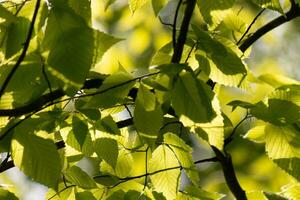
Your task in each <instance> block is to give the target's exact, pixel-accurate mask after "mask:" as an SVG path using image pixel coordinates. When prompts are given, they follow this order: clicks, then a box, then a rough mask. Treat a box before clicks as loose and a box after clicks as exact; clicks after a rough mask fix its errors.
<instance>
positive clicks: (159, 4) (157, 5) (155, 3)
mask: <svg viewBox="0 0 300 200" xmlns="http://www.w3.org/2000/svg"><path fill="white" fill-rule="evenodd" d="M151 2H152V8H153V11H154V13H155V16H157V15H158V13H159V11H160V10H161V9H162V8H163V7H164V6H165V5H166V4H167V2H168V1H167V0H152V1H151Z"/></svg>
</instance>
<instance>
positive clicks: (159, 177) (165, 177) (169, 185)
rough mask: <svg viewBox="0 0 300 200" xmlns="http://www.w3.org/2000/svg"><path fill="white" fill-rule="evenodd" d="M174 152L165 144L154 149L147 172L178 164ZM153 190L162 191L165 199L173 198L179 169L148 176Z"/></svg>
mask: <svg viewBox="0 0 300 200" xmlns="http://www.w3.org/2000/svg"><path fill="white" fill-rule="evenodd" d="M178 165H179V163H178V161H177V159H176V156H175V155H174V153H173V152H172V151H171V150H170V149H169V148H168V147H167V146H166V145H160V146H159V147H157V148H156V149H155V151H154V152H153V154H152V158H151V160H150V162H149V172H150V173H153V172H155V171H158V170H164V169H167V168H171V167H176V166H178ZM150 179H151V182H152V184H153V187H154V189H155V191H157V192H162V193H163V195H164V196H165V197H166V198H167V199H174V198H175V197H176V193H177V191H178V187H179V184H180V169H179V168H177V169H172V170H166V171H162V172H160V173H157V174H154V175H151V176H150Z"/></svg>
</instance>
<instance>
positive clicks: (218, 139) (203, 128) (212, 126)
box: [183, 96, 225, 150]
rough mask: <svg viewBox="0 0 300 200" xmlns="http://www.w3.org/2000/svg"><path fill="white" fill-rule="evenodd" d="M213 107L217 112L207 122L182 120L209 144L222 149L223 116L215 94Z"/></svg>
mask: <svg viewBox="0 0 300 200" xmlns="http://www.w3.org/2000/svg"><path fill="white" fill-rule="evenodd" d="M212 105H213V109H214V111H215V113H216V114H217V115H216V117H215V118H214V119H213V120H212V121H211V122H208V123H191V124H190V122H185V121H183V123H184V124H186V126H190V127H192V130H193V129H194V131H195V132H196V133H197V134H198V136H200V137H201V138H202V139H204V140H206V141H207V142H208V143H209V144H210V145H212V146H215V147H217V148H218V149H220V150H222V149H223V145H224V128H225V127H224V122H223V121H224V118H223V116H222V113H221V108H220V105H219V101H218V99H217V97H216V96H215V97H214V99H213V101H212Z"/></svg>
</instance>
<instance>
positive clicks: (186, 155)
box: [0, 0, 300, 200]
mask: <svg viewBox="0 0 300 200" xmlns="http://www.w3.org/2000/svg"><path fill="white" fill-rule="evenodd" d="M93 1H100V0H92V1H90V0H48V1H43V0H24V1H20V0H10V1H3V2H1V4H0V116H1V117H0V123H1V124H0V125H1V127H0V128H1V130H0V131H1V132H0V152H1V153H2V154H1V155H3V159H2V162H1V165H0V173H3V172H5V171H6V170H8V169H10V168H12V167H14V166H16V167H18V168H19V169H20V170H21V171H22V172H23V173H24V174H25V175H26V176H28V177H29V178H30V179H32V180H33V181H35V182H38V183H40V184H43V185H45V186H47V187H49V191H48V193H47V194H46V198H47V199H76V200H85V199H88V200H90V199H113V200H114V199H162V200H163V199H168V200H169V199H222V198H223V197H224V196H225V195H224V194H221V193H217V192H219V191H213V192H212V191H210V192H208V191H206V190H205V189H204V188H203V186H202V185H201V181H200V180H201V178H202V177H201V176H200V174H199V168H198V167H199V166H201V165H203V164H204V163H211V162H215V163H217V164H219V165H220V166H221V169H222V171H223V174H224V178H225V182H226V184H227V186H228V188H229V190H230V191H231V193H232V194H233V196H234V197H235V198H236V199H239V200H243V199H253V200H257V199H270V200H273V199H300V194H299V191H300V184H299V183H298V182H299V181H300V84H299V82H298V81H296V80H293V79H290V78H288V77H284V76H281V75H276V74H270V73H269V74H263V75H260V76H258V77H257V76H255V75H254V74H253V73H252V72H251V70H250V69H249V67H248V66H247V64H246V62H245V59H246V58H248V57H249V55H250V51H251V49H250V47H251V45H252V44H253V43H254V42H255V41H256V40H258V39H259V38H260V37H261V36H263V35H265V34H266V33H267V32H269V31H271V30H272V29H274V28H276V27H277V26H279V25H281V24H283V23H286V22H288V21H290V20H292V19H294V18H297V17H299V16H300V7H299V4H300V1H299V0H295V1H294V0H291V1H284V3H283V4H282V2H280V1H279V0H264V1H262V0H253V1H251V2H250V1H235V0H226V1H221V0H211V1H206V0H178V1H177V0H170V1H167V0H152V2H151V3H152V9H153V15H155V16H156V17H157V20H160V21H161V23H162V25H164V26H166V27H168V28H169V30H170V31H169V34H170V35H171V36H172V39H171V41H170V42H168V43H166V44H164V46H163V47H161V48H160V49H159V50H158V51H157V52H156V53H155V54H154V55H153V56H152V57H151V61H150V62H149V63H147V65H148V66H151V67H147V69H146V70H143V71H142V70H141V71H137V72H136V73H131V72H128V70H126V68H125V67H123V66H122V65H121V64H120V66H119V69H118V70H116V72H114V73H112V74H103V73H101V71H100V72H99V71H96V70H94V69H95V67H96V66H97V64H99V62H101V58H102V57H103V55H104V53H105V52H106V51H107V50H108V49H109V48H110V47H112V46H113V45H115V44H116V43H118V42H121V41H123V40H124V38H122V37H116V36H114V35H111V34H108V33H107V32H102V31H99V30H98V29H96V28H95V25H94V23H93V20H92V16H93V12H92V7H91V4H92V2H93ZM119 1H121V0H119ZM104 2H105V5H106V10H107V12H109V10H110V11H111V12H112V13H113V14H114V12H113V10H114V6H116V5H117V4H118V1H116V0H104ZM121 2H124V1H121ZM126 3H127V1H126ZM244 4H245V5H251V6H256V7H261V9H262V10H261V12H259V13H258V15H257V16H256V17H255V18H254V20H253V21H252V23H251V24H250V25H247V24H246V23H245V22H244V19H243V17H242V16H241V15H240V13H242V12H244V10H238V8H240V5H244ZM128 5H129V9H130V11H131V13H132V15H135V14H136V12H138V11H139V10H143V9H147V8H148V7H149V6H150V3H149V2H146V1H145V0H129V1H128ZM265 10H268V11H269V12H278V13H279V14H280V16H278V17H277V18H275V19H274V20H272V21H270V22H269V23H267V24H265V25H262V26H261V27H260V28H258V29H257V30H256V31H254V32H253V33H252V34H250V28H251V27H252V25H253V24H254V23H255V22H256V21H257V19H258V18H259V16H260V15H261V14H262V13H263V12H264V11H265ZM98 12H104V11H98ZM266 12H267V11H266ZM162 13H163V14H162ZM166 13H167V17H166ZM116 17H118V16H116ZM164 19H171V23H167V22H165V21H164ZM116 21H118V19H117V20H116ZM143 55H145V56H147V52H143ZM143 55H141V56H142V57H143ZM228 88H230V89H232V90H235V91H237V92H236V93H238V92H243V93H244V94H245V95H247V94H248V96H251V98H248V99H241V98H239V96H238V95H237V94H236V95H233V97H232V98H231V101H230V102H228V101H227V100H226V99H224V98H222V92H223V91H224V90H225V89H228ZM262 88H264V91H263V92H259V91H260V90H262ZM249 94H251V95H249ZM228 108H231V109H232V110H230V111H228ZM236 110H239V111H243V112H244V113H245V116H244V117H242V119H241V120H240V121H238V122H236V120H235V119H233V117H232V115H231V114H230V113H232V112H235V111H236ZM250 118H251V120H253V121H254V123H251V127H250V129H249V131H248V132H247V133H246V134H244V138H245V139H247V140H250V141H252V142H253V143H254V144H257V143H263V144H264V146H265V152H266V155H267V156H268V157H269V159H271V160H272V161H273V162H274V163H275V165H277V166H278V167H279V168H280V169H281V170H283V171H284V172H286V173H287V174H288V176H289V178H290V182H291V183H290V184H289V185H286V186H285V187H283V189H282V191H278V193H270V192H267V191H254V192H253V191H246V190H244V189H243V186H241V185H240V183H239V181H238V178H237V176H236V171H235V168H234V164H233V162H232V160H233V159H234V157H233V158H232V156H231V154H230V151H229V150H228V146H229V144H231V143H233V141H235V140H236V138H237V137H238V136H237V135H236V132H237V129H238V128H239V126H240V125H241V124H242V123H243V122H245V121H247V120H248V119H250ZM204 143H205V144H204ZM199 145H204V146H205V145H206V146H207V147H208V148H209V149H210V150H211V154H212V155H213V156H212V157H210V158H204V159H200V160H196V159H194V158H193V157H192V153H193V152H195V151H197V146H199ZM257 145H259V144H257ZM83 160H87V162H88V163H89V165H90V166H91V168H92V170H86V169H85V168H84V167H80V166H81V165H80V163H82V161H83ZM275 165H274V167H275ZM14 192H15V191H14V190H13V189H11V188H10V187H5V185H1V187H0V198H1V199H2V198H3V199H17V197H16V194H14Z"/></svg>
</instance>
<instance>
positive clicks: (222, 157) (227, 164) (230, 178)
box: [211, 146, 247, 200]
mask: <svg viewBox="0 0 300 200" xmlns="http://www.w3.org/2000/svg"><path fill="white" fill-rule="evenodd" d="M211 148H212V150H213V151H214V152H215V154H216V157H217V159H218V161H219V163H220V164H221V166H222V170H223V174H224V177H225V181H226V184H227V186H228V187H229V189H230V191H231V192H232V194H233V195H234V196H235V198H236V199H238V200H247V197H246V192H245V191H244V190H243V188H242V187H241V186H240V184H239V181H238V179H237V177H236V174H235V171H234V168H233V164H232V159H231V156H230V154H228V153H225V154H223V153H222V152H221V151H220V150H219V149H218V148H216V147H214V146H211Z"/></svg>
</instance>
